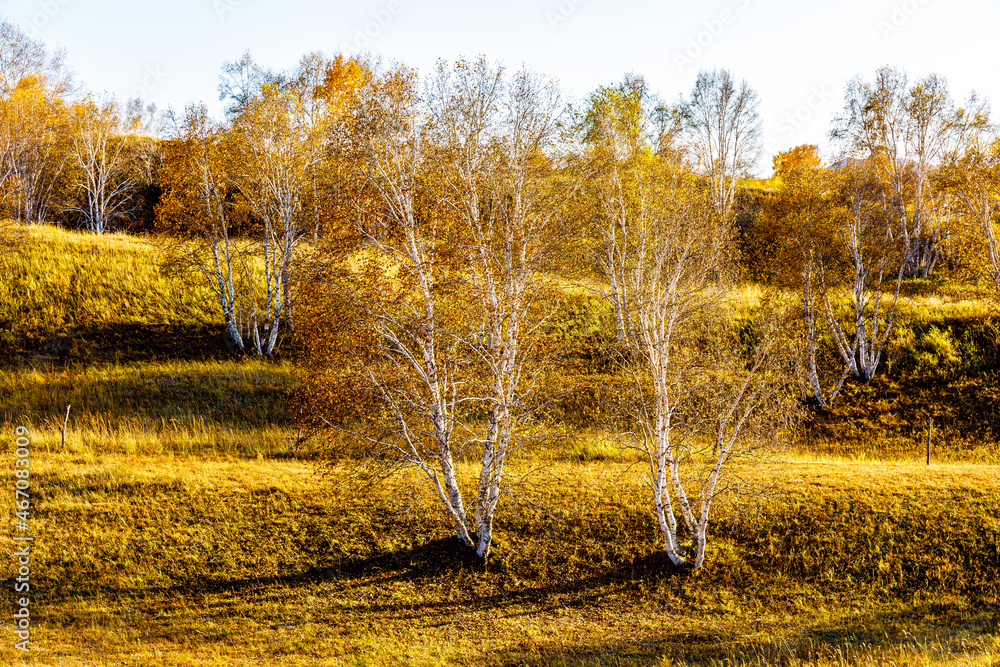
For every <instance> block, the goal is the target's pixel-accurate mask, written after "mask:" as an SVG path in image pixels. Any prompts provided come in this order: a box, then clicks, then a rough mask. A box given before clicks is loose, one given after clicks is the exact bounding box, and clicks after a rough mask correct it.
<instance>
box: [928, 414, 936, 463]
mask: <svg viewBox="0 0 1000 667" xmlns="http://www.w3.org/2000/svg"><path fill="white" fill-rule="evenodd" d="M933 429H934V418H933V417H931V416H930V415H927V465H930V464H931V431H932V430H933Z"/></svg>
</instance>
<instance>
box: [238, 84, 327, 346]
mask: <svg viewBox="0 0 1000 667" xmlns="http://www.w3.org/2000/svg"><path fill="white" fill-rule="evenodd" d="M325 134H326V130H325V125H324V119H323V118H322V117H320V118H317V117H316V116H314V115H312V114H310V113H309V109H308V108H307V107H306V105H305V104H304V101H303V99H302V97H301V95H299V94H298V91H295V90H281V89H279V88H277V87H275V86H265V89H264V91H263V94H262V96H261V98H260V99H256V100H252V101H251V102H250V103H249V104H248V105H247V106H246V108H245V109H243V111H242V112H241V113H240V114H239V116H238V117H237V118H236V119H235V120H234V122H233V126H232V129H231V140H232V143H233V151H232V157H233V168H232V171H231V173H232V181H233V184H234V186H235V188H236V189H237V190H238V191H239V193H240V195H241V198H242V200H243V201H244V202H245V204H246V206H247V208H248V209H249V210H250V212H251V213H252V215H253V216H254V218H255V219H256V220H257V221H258V223H259V230H258V232H257V234H258V242H259V244H260V253H259V259H260V261H261V262H262V264H263V287H262V289H263V294H262V301H263V308H262V312H261V313H260V318H261V322H262V330H263V331H262V338H263V342H262V345H261V349H262V350H263V353H264V354H271V353H272V352H273V351H274V349H275V346H276V345H277V342H278V333H279V330H280V329H281V328H282V327H288V328H291V326H292V318H291V312H292V307H293V302H294V293H293V292H294V282H295V250H296V247H297V245H298V243H299V241H300V240H301V239H302V238H303V236H304V234H305V233H306V232H307V231H308V229H309V226H308V222H307V220H306V219H305V218H306V215H305V208H304V203H305V201H306V199H307V198H308V197H309V196H310V194H311V193H312V189H313V188H312V185H313V182H314V178H315V173H316V170H317V168H318V166H319V164H320V162H321V160H322V158H323V155H324V152H325V142H324V138H325Z"/></svg>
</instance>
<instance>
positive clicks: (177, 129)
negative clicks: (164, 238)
mask: <svg viewBox="0 0 1000 667" xmlns="http://www.w3.org/2000/svg"><path fill="white" fill-rule="evenodd" d="M173 135H174V136H172V137H171V139H170V141H169V142H168V143H167V146H166V149H165V155H164V161H163V166H162V168H161V170H160V178H161V181H160V182H161V185H162V187H163V189H164V191H163V195H162V197H161V200H160V203H159V205H158V208H157V217H158V219H159V220H160V225H161V227H162V228H163V231H167V232H169V233H171V234H173V235H176V237H177V239H178V241H177V242H175V243H172V244H171V245H170V247H169V253H168V256H169V258H170V259H169V266H170V267H172V268H175V269H181V270H182V271H183V272H190V271H193V272H194V273H195V274H196V275H198V276H200V277H201V279H202V280H204V281H205V283H206V284H207V285H208V286H209V288H210V289H211V290H212V293H213V294H214V295H215V298H216V300H217V301H218V304H219V308H220V311H221V315H222V319H223V322H224V326H225V330H226V337H227V340H228V341H229V343H230V344H231V345H232V346H233V347H234V348H235V349H237V350H240V351H253V352H255V353H256V354H258V355H260V354H265V351H266V340H265V339H264V336H263V331H262V324H263V322H262V317H261V313H262V312H263V304H262V303H261V302H260V289H259V282H260V281H259V276H258V268H257V267H258V264H259V263H258V261H257V259H256V255H255V250H256V245H255V243H254V239H253V238H251V237H249V236H247V235H245V234H240V233H239V232H240V231H241V229H240V228H241V225H240V220H241V219H242V218H243V217H244V216H243V212H242V211H240V210H239V209H238V207H237V206H236V204H235V203H234V190H235V188H234V186H233V185H232V183H231V180H230V174H229V171H228V170H229V169H231V167H232V164H231V158H230V150H231V147H230V146H229V142H228V135H227V131H226V128H225V127H222V126H220V125H219V124H217V123H215V122H213V121H212V119H211V118H210V117H209V115H208V110H207V109H206V107H205V106H204V105H189V106H188V107H187V109H186V110H185V113H184V116H183V117H181V118H175V119H174V129H173ZM242 231H245V230H242Z"/></svg>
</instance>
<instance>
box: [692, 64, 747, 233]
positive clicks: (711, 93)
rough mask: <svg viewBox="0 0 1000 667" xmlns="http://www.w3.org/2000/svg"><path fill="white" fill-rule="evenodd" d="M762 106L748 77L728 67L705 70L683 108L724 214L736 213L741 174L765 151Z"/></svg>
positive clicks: (698, 159) (696, 155) (695, 156)
mask: <svg viewBox="0 0 1000 667" xmlns="http://www.w3.org/2000/svg"><path fill="white" fill-rule="evenodd" d="M759 106H760V98H759V97H758V95H757V92H756V91H755V90H754V89H753V88H751V87H750V84H749V83H747V81H746V80H745V79H744V80H742V81H740V82H737V81H736V80H735V78H734V77H733V74H732V72H730V71H729V70H712V71H710V72H709V71H705V70H703V71H701V72H698V78H697V79H696V80H695V84H694V88H693V89H692V90H691V96H690V98H689V99H687V100H686V101H684V103H683V104H682V105H681V106H680V109H679V112H680V116H681V119H682V121H683V127H684V130H685V134H684V137H685V140H686V146H687V150H688V153H689V155H690V156H691V158H692V161H693V162H694V163H695V164H696V165H697V166H698V168H699V169H700V170H701V171H702V173H703V174H704V176H705V178H706V179H707V181H708V184H709V192H710V193H711V197H712V206H713V207H714V208H715V212H716V214H717V215H719V216H720V217H721V218H722V219H724V220H729V219H730V218H731V217H732V214H733V207H734V204H735V201H736V189H737V182H738V178H739V177H740V176H744V175H747V174H749V173H750V171H751V170H752V169H753V167H754V165H755V164H756V162H757V159H758V157H759V155H760V150H761V143H760V142H761V120H760V112H759V109H758V107H759Z"/></svg>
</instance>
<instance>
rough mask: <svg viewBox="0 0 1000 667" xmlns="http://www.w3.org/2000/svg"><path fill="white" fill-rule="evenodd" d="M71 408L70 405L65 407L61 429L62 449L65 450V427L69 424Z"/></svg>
mask: <svg viewBox="0 0 1000 667" xmlns="http://www.w3.org/2000/svg"><path fill="white" fill-rule="evenodd" d="M71 407H73V405H72V404H67V405H66V417H65V418H64V419H63V427H62V448H63V449H66V425H67V424H68V423H69V409H70V408H71Z"/></svg>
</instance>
